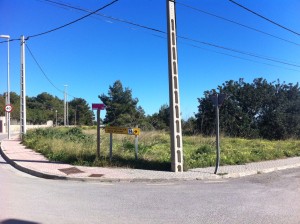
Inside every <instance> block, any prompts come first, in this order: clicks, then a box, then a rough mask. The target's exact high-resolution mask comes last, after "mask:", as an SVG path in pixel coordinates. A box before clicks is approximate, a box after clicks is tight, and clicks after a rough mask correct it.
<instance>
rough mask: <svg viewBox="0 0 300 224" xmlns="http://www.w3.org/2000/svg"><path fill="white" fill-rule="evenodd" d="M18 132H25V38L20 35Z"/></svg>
mask: <svg viewBox="0 0 300 224" xmlns="http://www.w3.org/2000/svg"><path fill="white" fill-rule="evenodd" d="M20 98H21V99H20V120H21V127H20V134H21V137H22V135H23V134H26V85H25V38H24V36H21V93H20Z"/></svg>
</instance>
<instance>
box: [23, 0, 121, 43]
mask: <svg viewBox="0 0 300 224" xmlns="http://www.w3.org/2000/svg"><path fill="white" fill-rule="evenodd" d="M117 1H119V0H114V1H112V2H110V3H108V4H106V5H105V6H102V7H101V8H99V9H97V10H95V11H93V12H90V13H89V14H87V15H85V16H83V17H80V18H79V19H76V20H74V21H72V22H69V23H67V24H65V25H62V26H59V27H57V28H54V29H51V30H48V31H45V32H42V33H38V34H35V35H31V36H28V37H27V39H29V38H32V37H37V36H41V35H45V34H48V33H51V32H54V31H56V30H59V29H62V28H64V27H67V26H69V25H71V24H73V23H76V22H78V21H80V20H82V19H84V18H86V17H89V16H91V15H93V14H95V13H97V12H99V11H101V10H103V9H105V8H107V7H108V6H111V5H112V4H114V3H116V2H117Z"/></svg>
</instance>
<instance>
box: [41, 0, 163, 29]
mask: <svg viewBox="0 0 300 224" xmlns="http://www.w3.org/2000/svg"><path fill="white" fill-rule="evenodd" d="M43 1H45V2H50V3H53V4H56V5H60V6H64V7H68V8H71V9H76V10H79V11H83V12H91V11H90V10H88V9H84V8H79V7H75V6H72V5H69V4H65V3H61V2H57V1H52V0H43ZM94 14H95V15H98V16H101V17H104V18H107V19H111V20H115V21H118V22H122V23H127V24H129V25H133V26H137V27H140V28H144V29H148V30H151V31H155V32H159V33H165V34H166V32H164V31H161V30H158V29H155V28H152V27H148V26H144V25H141V24H138V23H133V22H130V21H127V20H124V19H119V18H116V17H112V16H107V15H103V14H101V13H94Z"/></svg>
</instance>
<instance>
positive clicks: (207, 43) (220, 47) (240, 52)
mask: <svg viewBox="0 0 300 224" xmlns="http://www.w3.org/2000/svg"><path fill="white" fill-rule="evenodd" d="M177 37H178V38H181V39H184V40H189V41H193V42H196V43H200V44H204V45H208V46H211V47H215V48H219V49H223V50H227V51H232V52H235V53H239V54H244V55H248V56H252V57H255V58H260V59H265V60H268V61H273V62H277V63H281V64H285V65H290V66H294V67H300V65H298V64H292V63H288V62H284V61H282V60H278V59H273V58H270V57H267V56H262V55H258V54H254V53H251V52H246V51H241V50H236V49H233V48H228V47H224V46H221V45H216V44H213V43H209V42H204V41H200V40H195V39H192V38H188V37H184V36H177Z"/></svg>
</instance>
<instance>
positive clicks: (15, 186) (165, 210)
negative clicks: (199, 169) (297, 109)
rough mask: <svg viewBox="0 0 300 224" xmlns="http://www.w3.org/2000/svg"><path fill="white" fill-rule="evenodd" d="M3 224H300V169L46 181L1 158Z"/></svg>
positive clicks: (0, 208)
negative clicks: (187, 177)
mask: <svg viewBox="0 0 300 224" xmlns="http://www.w3.org/2000/svg"><path fill="white" fill-rule="evenodd" d="M0 223H3V224H14V223H21V224H22V223H23V224H33V223H56V224H59V223H64V224H66V223H139V224H140V223H155V224H158V223H205V224H208V223H226V224H228V223H230V224H233V223H238V224H241V223H247V224H248V223H255V224H259V223H264V224H265V223H276V224H278V223H282V224H283V223H284V224H288V223H295V224H299V223H300V169H290V170H285V171H280V172H273V173H269V174H258V175H255V176H249V177H245V178H239V179H226V180H221V181H220V180H218V181H217V180H215V181H212V180H210V181H205V180H203V181H182V182H181V181H176V182H148V183H98V182H76V181H61V180H46V179H40V178H36V177H32V176H30V175H27V174H24V173H22V172H19V171H17V170H15V169H14V168H12V167H11V166H10V165H8V164H7V163H6V162H5V161H4V160H3V159H2V158H0Z"/></svg>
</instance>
